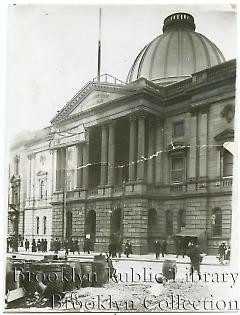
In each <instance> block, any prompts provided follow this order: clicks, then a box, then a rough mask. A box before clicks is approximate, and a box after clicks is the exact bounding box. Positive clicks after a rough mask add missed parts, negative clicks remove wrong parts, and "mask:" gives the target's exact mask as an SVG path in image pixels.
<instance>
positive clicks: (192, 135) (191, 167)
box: [188, 111, 197, 179]
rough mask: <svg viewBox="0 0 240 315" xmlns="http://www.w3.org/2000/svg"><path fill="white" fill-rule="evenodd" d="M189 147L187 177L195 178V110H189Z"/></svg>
mask: <svg viewBox="0 0 240 315" xmlns="http://www.w3.org/2000/svg"><path fill="white" fill-rule="evenodd" d="M189 144H190V148H189V171H188V177H189V179H194V178H196V162H197V112H196V111H193V112H191V120H190V143H189Z"/></svg>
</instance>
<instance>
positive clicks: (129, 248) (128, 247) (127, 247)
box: [124, 240, 132, 258]
mask: <svg viewBox="0 0 240 315" xmlns="http://www.w3.org/2000/svg"><path fill="white" fill-rule="evenodd" d="M124 254H125V255H126V256H127V258H128V257H129V255H130V254H132V244H131V243H130V241H129V240H127V242H126V243H125V249H124Z"/></svg>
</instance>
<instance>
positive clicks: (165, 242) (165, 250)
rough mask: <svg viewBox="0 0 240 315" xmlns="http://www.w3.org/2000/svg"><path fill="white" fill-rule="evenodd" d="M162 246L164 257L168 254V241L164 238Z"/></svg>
mask: <svg viewBox="0 0 240 315" xmlns="http://www.w3.org/2000/svg"><path fill="white" fill-rule="evenodd" d="M161 248H162V257H164V255H166V254H167V241H166V240H165V239H164V240H163V241H162V244H161Z"/></svg>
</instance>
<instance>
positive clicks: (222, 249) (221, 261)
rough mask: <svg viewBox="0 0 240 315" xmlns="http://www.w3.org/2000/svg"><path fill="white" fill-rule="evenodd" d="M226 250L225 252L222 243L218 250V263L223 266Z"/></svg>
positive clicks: (225, 247)
mask: <svg viewBox="0 0 240 315" xmlns="http://www.w3.org/2000/svg"><path fill="white" fill-rule="evenodd" d="M226 250H227V246H226V244H225V242H222V243H221V244H220V245H219V248H218V254H219V261H220V263H221V264H223V262H224V260H225V258H226Z"/></svg>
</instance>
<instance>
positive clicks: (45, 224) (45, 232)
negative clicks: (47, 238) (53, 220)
mask: <svg viewBox="0 0 240 315" xmlns="http://www.w3.org/2000/svg"><path fill="white" fill-rule="evenodd" d="M43 234H44V235H46V234H47V218H46V217H45V216H44V217H43Z"/></svg>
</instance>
